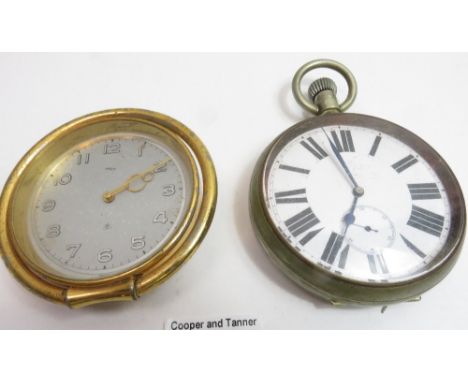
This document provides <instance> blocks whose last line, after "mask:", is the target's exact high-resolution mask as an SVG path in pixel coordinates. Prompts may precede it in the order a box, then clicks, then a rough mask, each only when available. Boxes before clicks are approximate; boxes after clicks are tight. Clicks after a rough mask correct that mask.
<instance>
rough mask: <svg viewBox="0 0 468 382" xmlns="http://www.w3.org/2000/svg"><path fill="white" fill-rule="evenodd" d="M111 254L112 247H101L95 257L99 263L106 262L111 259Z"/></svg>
mask: <svg viewBox="0 0 468 382" xmlns="http://www.w3.org/2000/svg"><path fill="white" fill-rule="evenodd" d="M112 257H114V256H113V254H112V249H103V250H101V251H99V253H98V256H97V259H98V261H99V262H100V263H108V262H109V261H111V260H112Z"/></svg>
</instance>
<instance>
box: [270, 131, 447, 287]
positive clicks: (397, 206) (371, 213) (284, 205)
mask: <svg viewBox="0 0 468 382" xmlns="http://www.w3.org/2000/svg"><path fill="white" fill-rule="evenodd" d="M265 189H266V190H265V191H266V193H265V197H266V200H265V204H266V206H267V210H268V214H269V216H270V219H271V220H272V222H273V224H275V225H276V227H277V229H278V231H279V232H280V233H281V235H283V236H284V238H285V239H286V240H287V242H288V243H289V244H290V245H291V246H292V247H293V248H294V249H295V250H296V251H297V252H298V254H300V256H302V257H303V258H304V259H305V260H306V261H308V262H311V263H313V264H315V265H317V266H320V267H322V268H325V269H326V270H328V271H330V272H333V273H335V274H337V275H339V276H341V277H345V278H348V279H352V280H357V281H363V282H369V281H371V282H395V281H401V280H405V279H408V278H411V277H416V276H417V275H419V274H421V273H423V272H425V271H426V270H427V268H428V264H429V263H431V261H432V260H433V259H434V257H435V256H436V255H437V254H438V253H439V252H440V251H441V248H443V246H444V244H445V243H446V241H447V235H448V231H449V229H450V221H451V210H450V206H449V203H448V199H447V194H446V191H445V189H444V186H443V184H442V182H441V180H440V179H439V177H438V175H437V174H436V172H435V171H434V170H433V168H432V167H431V164H430V163H428V162H427V161H426V160H425V159H424V158H423V157H421V156H420V155H419V154H418V152H416V151H415V149H414V148H412V147H411V146H410V145H408V144H407V143H405V142H403V141H402V140H399V139H398V138H397V137H395V136H392V135H390V134H387V133H385V132H384V131H381V130H380V129H373V128H371V127H368V126H366V127H364V126H355V125H329V126H324V127H320V128H314V129H311V130H308V131H304V132H303V133H302V134H299V135H298V136H296V137H294V138H293V139H291V140H290V141H289V142H287V143H286V144H285V145H284V146H283V147H282V148H281V149H280V150H279V151H278V152H277V153H276V155H275V157H274V158H271V167H270V169H269V171H268V172H267V174H266V178H265Z"/></svg>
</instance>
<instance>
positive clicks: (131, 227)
mask: <svg viewBox="0 0 468 382" xmlns="http://www.w3.org/2000/svg"><path fill="white" fill-rule="evenodd" d="M189 174H190V173H189V170H188V169H187V168H186V164H185V162H184V161H183V160H182V158H181V157H180V154H179V153H177V152H175V151H174V150H172V149H170V148H169V147H167V146H166V145H165V144H163V143H162V142H159V141H157V140H155V139H154V138H150V137H147V136H143V135H141V136H140V135H125V134H112V135H108V136H103V137H100V138H99V139H96V140H90V141H88V142H83V143H82V144H80V145H79V146H77V147H75V148H73V149H72V150H70V151H68V152H67V153H66V154H64V155H63V156H61V157H60V158H58V159H57V161H56V163H55V164H54V166H53V167H52V169H51V170H50V172H49V173H48V174H47V175H46V176H44V177H43V179H42V181H40V182H39V184H38V186H37V190H36V193H35V195H34V196H33V198H32V206H31V209H30V210H31V213H30V218H29V224H30V227H29V231H30V235H31V237H32V242H33V244H34V246H35V247H36V250H37V252H38V253H39V254H40V257H41V258H42V260H43V261H45V262H46V263H47V264H48V265H49V266H51V267H53V268H54V269H56V270H57V271H59V273H61V274H62V275H63V276H67V277H72V278H76V279H92V278H98V277H102V276H108V275H112V274H116V273H120V272H122V271H125V270H128V269H130V268H132V267H134V266H136V265H137V264H140V263H141V262H143V261H144V260H145V259H147V258H148V257H150V256H151V255H153V254H154V253H156V252H157V251H158V250H159V249H161V248H162V247H163V246H164V244H165V243H167V242H168V240H169V239H170V238H171V237H172V236H173V234H174V232H175V230H176V228H177V227H178V226H179V225H180V223H181V222H182V220H183V218H184V216H185V215H186V214H187V211H188V205H189V202H190V199H191V196H192V189H193V181H192V178H191V177H190V176H189Z"/></svg>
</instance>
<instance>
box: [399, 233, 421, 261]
mask: <svg viewBox="0 0 468 382" xmlns="http://www.w3.org/2000/svg"><path fill="white" fill-rule="evenodd" d="M400 236H401V238H402V239H403V241H404V243H405V244H406V245H407V247H408V248H409V249H411V250H412V251H413V252H414V253H416V255H418V256H419V257H421V258H423V259H424V258H425V257H426V254H425V253H424V252H423V251H421V250H420V249H419V248H418V247H416V246H415V245H414V244H413V243H412V242H411V241H409V240H408V239H407V238H406V237H404V236H403V235H401V234H400Z"/></svg>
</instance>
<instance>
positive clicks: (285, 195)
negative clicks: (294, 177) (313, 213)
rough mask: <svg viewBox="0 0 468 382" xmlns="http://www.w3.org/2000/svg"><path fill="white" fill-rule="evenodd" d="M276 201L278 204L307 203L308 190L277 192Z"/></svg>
mask: <svg viewBox="0 0 468 382" xmlns="http://www.w3.org/2000/svg"><path fill="white" fill-rule="evenodd" d="M275 200H276V203H277V204H285V203H307V198H306V190H305V188H301V189H300V190H291V191H283V192H277V193H276V194H275Z"/></svg>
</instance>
